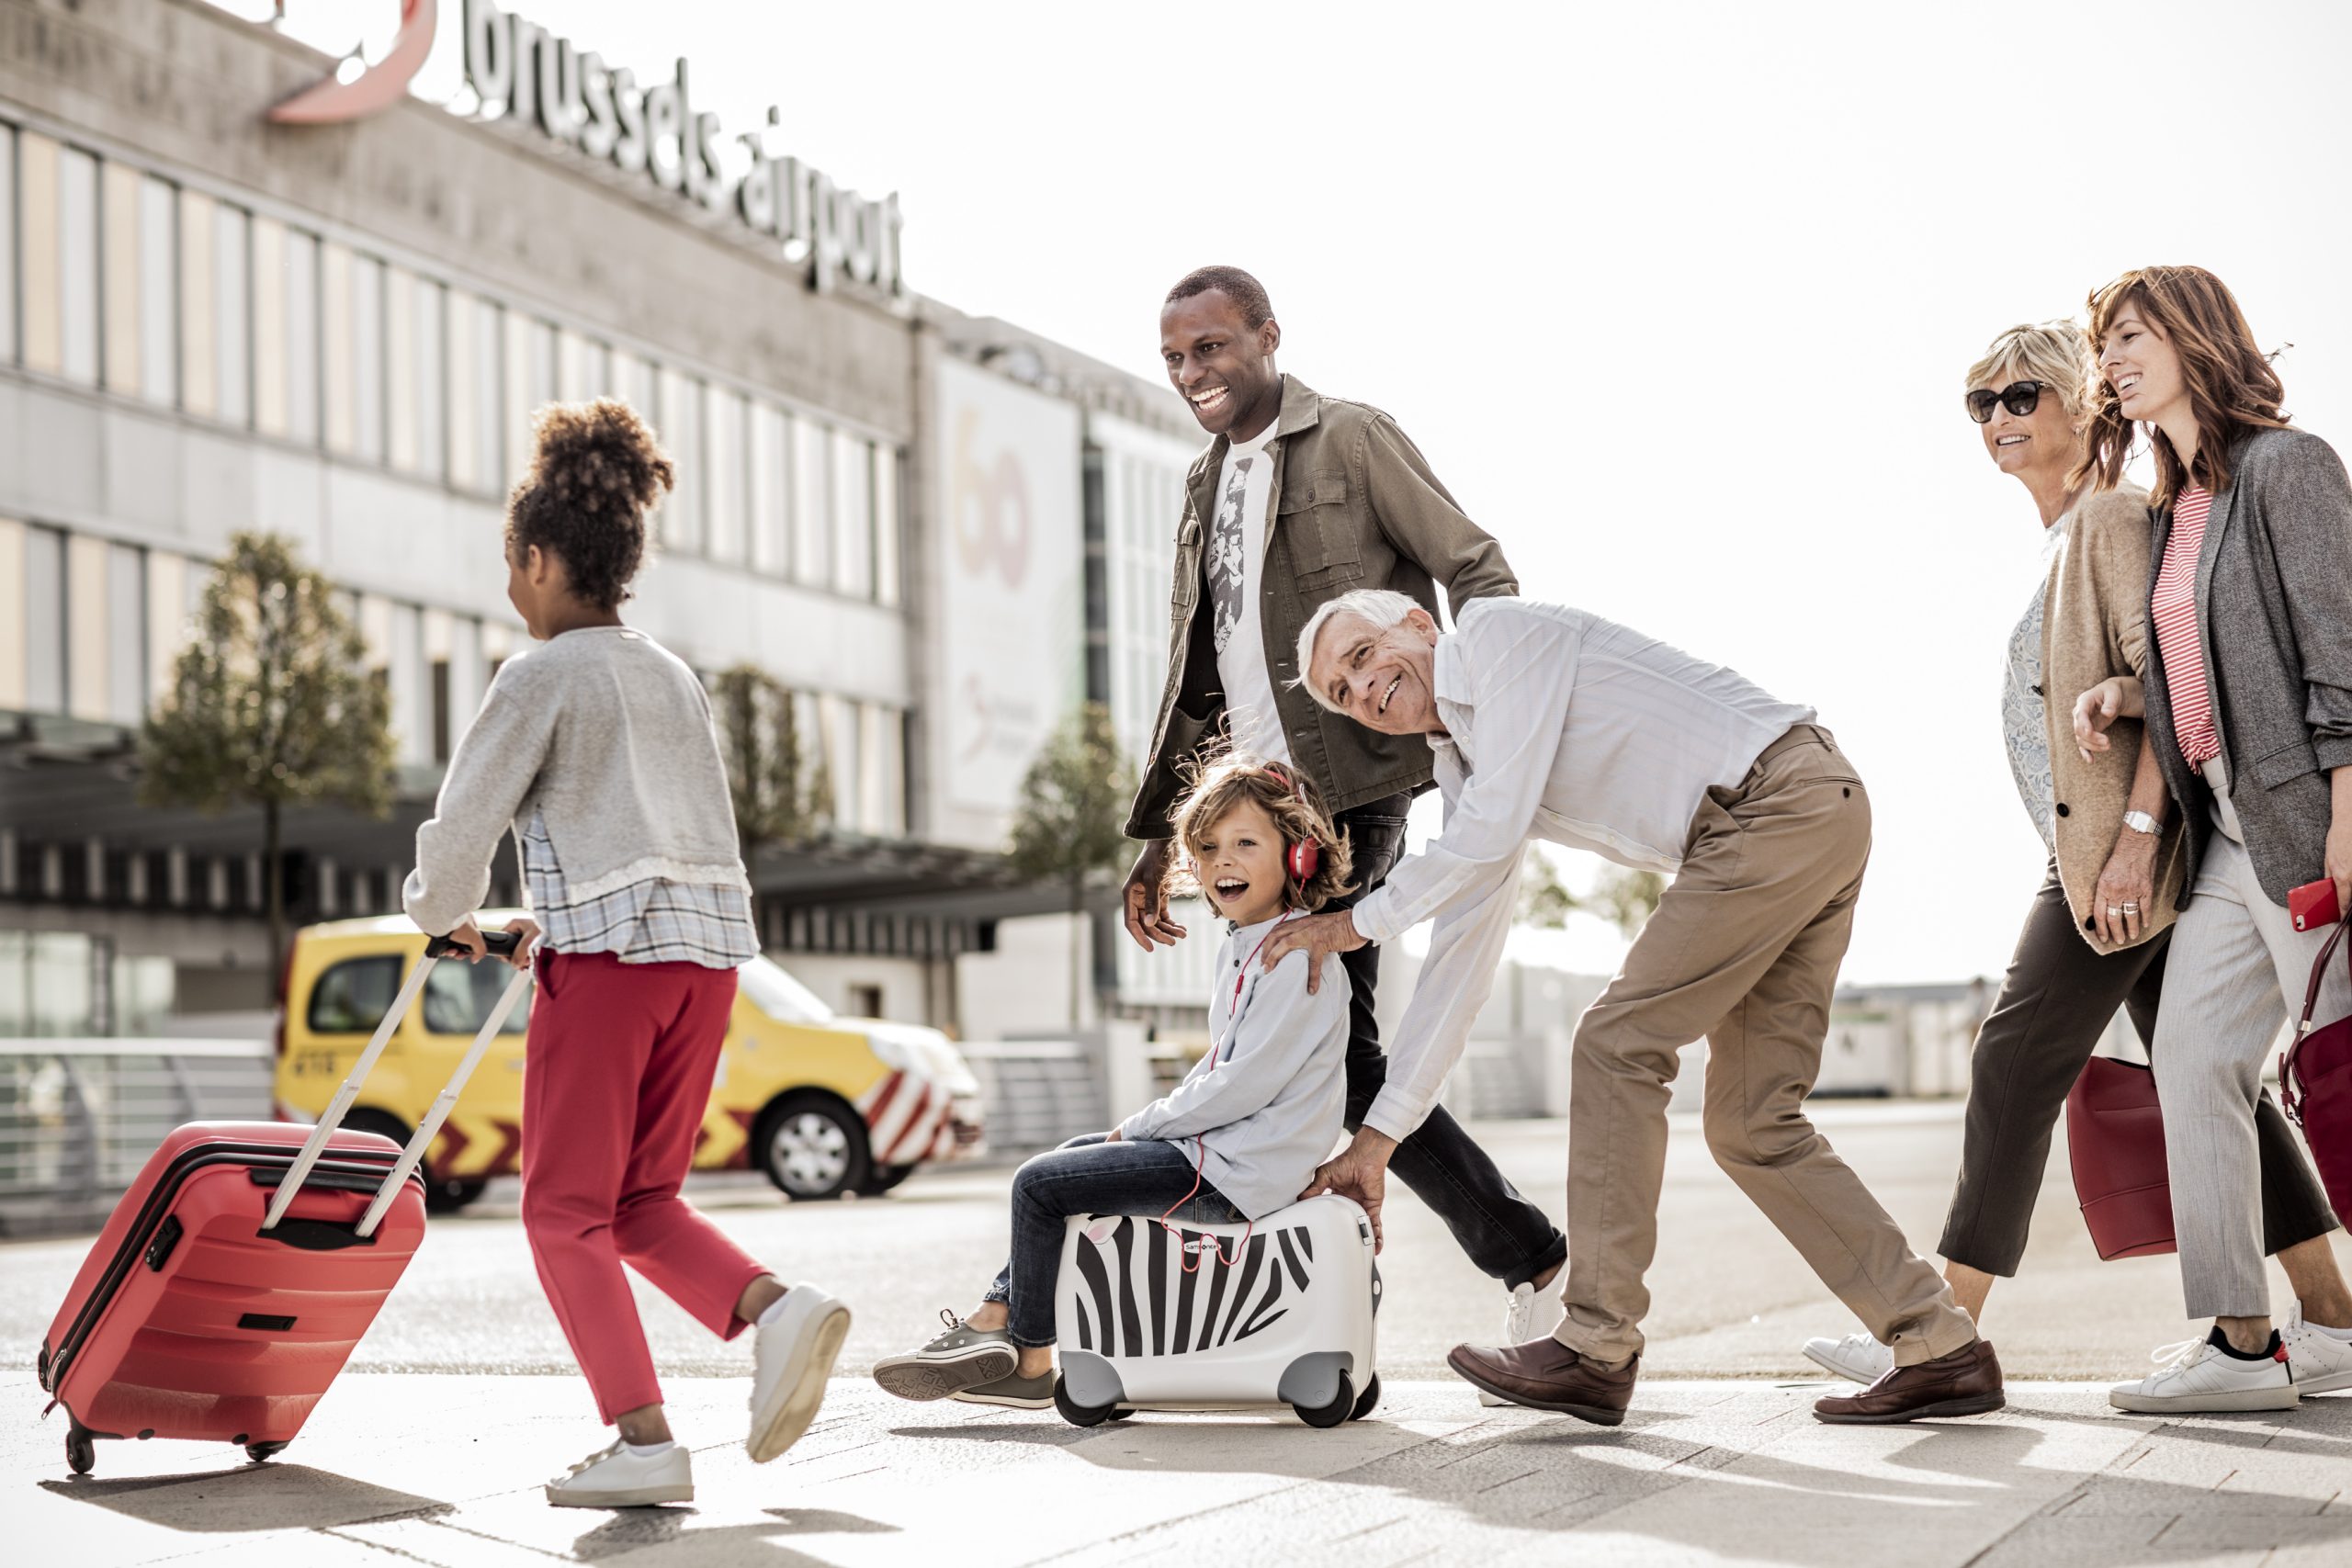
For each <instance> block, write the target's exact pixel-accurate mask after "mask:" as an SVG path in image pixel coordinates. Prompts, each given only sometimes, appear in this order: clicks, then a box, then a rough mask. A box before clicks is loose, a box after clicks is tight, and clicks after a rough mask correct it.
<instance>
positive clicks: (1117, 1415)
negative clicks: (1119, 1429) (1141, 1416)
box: [1106, 1404, 1135, 1421]
mask: <svg viewBox="0 0 2352 1568" xmlns="http://www.w3.org/2000/svg"><path fill="white" fill-rule="evenodd" d="M1134 1414H1135V1412H1134V1411H1132V1410H1130V1409H1128V1408H1127V1407H1126V1406H1125V1405H1124V1404H1122V1405H1120V1406H1119V1407H1118V1408H1117V1409H1116V1410H1114V1411H1113V1412H1111V1414H1110V1415H1109V1416H1107V1417H1106V1419H1108V1420H1112V1421H1124V1420H1125V1419H1126V1418H1127V1417H1128V1416H1133V1415H1134Z"/></svg>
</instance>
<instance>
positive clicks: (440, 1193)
mask: <svg viewBox="0 0 2352 1568" xmlns="http://www.w3.org/2000/svg"><path fill="white" fill-rule="evenodd" d="M489 1187H490V1180H489V1179H488V1178H487V1177H458V1176H452V1177H449V1178H447V1179H445V1180H441V1181H435V1180H433V1179H431V1178H429V1177H428V1178H426V1179H425V1183H424V1212H425V1213H428V1214H454V1213H457V1212H458V1210H460V1209H462V1208H464V1207H465V1206H466V1205H467V1204H469V1203H470V1202H472V1201H474V1200H475V1199H477V1198H479V1197H481V1195H482V1193H483V1192H484V1191H485V1190H488V1189H489Z"/></svg>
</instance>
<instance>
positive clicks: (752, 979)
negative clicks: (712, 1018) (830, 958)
mask: <svg viewBox="0 0 2352 1568" xmlns="http://www.w3.org/2000/svg"><path fill="white" fill-rule="evenodd" d="M735 983H736V984H737V986H739V987H741V989H742V992H743V994H744V995H745V996H747V997H749V998H752V1006H753V1007H756V1008H758V1009H759V1010H761V1011H762V1012H763V1013H765V1014H767V1015H768V1016H769V1017H770V1018H772V1019H775V1020H776V1021H778V1022H780V1023H831V1022H832V1021H833V1010H832V1009H831V1008H829V1007H827V1006H826V1005H825V1003H824V1001H823V999H822V998H820V997H819V996H818V995H817V993H816V992H814V991H812V990H810V989H809V987H806V986H804V985H802V984H801V983H800V982H799V981H797V980H796V979H794V978H793V977H792V976H790V975H787V974H786V973H785V971H784V970H783V968H782V967H780V966H779V965H778V964H776V963H775V961H774V960H772V959H767V958H754V959H752V961H751V962H750V963H749V964H744V965H743V966H742V967H741V968H740V969H738V970H736V971H735Z"/></svg>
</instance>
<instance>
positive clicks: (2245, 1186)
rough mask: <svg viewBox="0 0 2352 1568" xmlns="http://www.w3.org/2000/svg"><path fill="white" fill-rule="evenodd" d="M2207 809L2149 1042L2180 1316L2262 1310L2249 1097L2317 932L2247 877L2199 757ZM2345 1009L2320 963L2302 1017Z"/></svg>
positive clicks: (2323, 1020) (2349, 994) (2221, 787)
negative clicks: (2203, 839)
mask: <svg viewBox="0 0 2352 1568" xmlns="http://www.w3.org/2000/svg"><path fill="white" fill-rule="evenodd" d="M2208 769H2209V773H2208V776H2209V777H2210V778H2211V780H2212V782H2213V784H2214V786H2215V787H2214V796H2213V798H2214V802H2215V807H2214V817H2215V818H2216V826H2218V827H2219V828H2220V829H2221V831H2220V832H2219V833H2217V834H2216V835H2215V836H2214V837H2213V838H2212V839H2211V840H2210V842H2209V844H2208V847H2207V851H2206V854H2205V860H2204V863H2203V864H2202V865H2200V866H2199V867H2198V872H2197V886H2196V887H2195V889H2194V890H2193V891H2192V892H2191V894H2190V896H2189V899H2188V904H2187V905H2186V906H2185V907H2184V908H2182V909H2181V912H2180V920H2179V922H2178V924H2177V925H2176V926H2175V927H2174V929H2173V938H2172V951H2171V953H2170V954H2169V955H2168V956H2167V960H2166V966H2165V990H2164V1005H2163V1007H2162V1008H2161V1009H2160V1010H2159V1011H2158V1013H2157V1015H2156V1039H2155V1044H2154V1048H2153V1049H2152V1050H2151V1051H2150V1052H2149V1054H2148V1055H2149V1062H2150V1066H2153V1067H2154V1069H2155V1074H2156V1094H2157V1097H2158V1098H2159V1099H2160V1100H2162V1101H2163V1103H2164V1117H2165V1164H2166V1165H2167V1167H2168V1168H2170V1170H2171V1172H2172V1221H2173V1234H2174V1235H2175V1236H2176V1237H2177V1240H2178V1242H2179V1245H2180V1281H2181V1289H2182V1292H2183V1294H2184V1295H2185V1296H2186V1297H2187V1300H2188V1315H2189V1316H2191V1317H2267V1316H2268V1315H2269V1314H2270V1282H2269V1280H2268V1279H2267V1277H2266V1276H2265V1275H2264V1272H2263V1268H2262V1179H2261V1173H2260V1162H2259V1159H2258V1156H2257V1155H2256V1134H2255V1104H2256V1098H2257V1097H2258V1096H2259V1095H2260V1094H2261V1092H2262V1083H2261V1074H2262V1066H2263V1062H2264V1059H2265V1058H2266V1057H2267V1055H2269V1053H2270V1048H2271V1045H2272V1043H2274V1042H2275V1041H2276V1040H2277V1038H2278V1031H2279V1027H2280V1026H2281V1025H2282V1024H2284V1023H2287V1022H2289V1021H2290V1020H2291V1019H2293V1018H2294V1017H2296V1016H2299V1015H2300V1014H2301V1011H2302V1006H2303V988H2304V987H2305V986H2307V985H2308V984H2309V983H2310V981H2311V972H2312V960H2314V959H2315V958H2317V957H2318V956H2319V950H2320V948H2321V947H2322V946H2323V945H2324V943H2325V942H2326V940H2327V933H2326V932H2325V931H2297V930H2296V929H2295V927H2294V924H2293V922H2292V921H2291V920H2290V919H2289V918H2288V915H2287V910H2286V908H2285V906H2283V905H2280V904H2274V903H2272V902H2271V901H2270V896H2269V895H2268V894H2267V893H2265V892H2263V890H2262V886H2261V884H2260V883H2259V882H2257V881H2256V879H2255V874H2254V862H2253V861H2252V860H2251V859H2250V858H2248V856H2247V854H2246V852H2245V844H2244V842H2243V835H2242V834H2241V833H2240V832H2239V829H2238V821H2237V814H2236V813H2235V812H2234V811H2233V810H2232V809H2231V808H2230V797H2229V791H2228V787H2227V782H2226V776H2225V775H2223V774H2222V773H2221V771H2220V769H2219V767H2218V766H2217V765H2216V764H2210V763H2209V764H2208ZM2346 1015H2352V981H2347V980H2346V976H2345V970H2344V966H2343V964H2342V963H2341V962H2340V960H2339V962H2338V963H2336V964H2331V965H2330V966H2329V974H2328V977H2327V982H2326V984H2325V985H2324V986H2323V987H2321V989H2320V994H2319V1005H2318V1007H2317V1008H2316V1009H2314V1010H2312V1026H2313V1027H2314V1028H2316V1027H2318V1026H2320V1025H2322V1024H2327V1023H2333V1022H2334V1021H2336V1020H2337V1019H2339V1018H2343V1017H2346Z"/></svg>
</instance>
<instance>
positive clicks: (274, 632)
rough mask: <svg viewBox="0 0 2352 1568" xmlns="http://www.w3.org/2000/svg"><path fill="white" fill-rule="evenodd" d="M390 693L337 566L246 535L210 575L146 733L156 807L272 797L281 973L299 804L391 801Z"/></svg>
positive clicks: (265, 855) (372, 811) (273, 937)
mask: <svg viewBox="0 0 2352 1568" xmlns="http://www.w3.org/2000/svg"><path fill="white" fill-rule="evenodd" d="M392 758H393V752H392V731H391V694H390V690H389V689H388V687H387V686H386V683H385V682H384V681H383V680H382V679H381V678H380V677H379V676H378V675H376V674H374V673H371V672H370V671H368V668H367V646H366V644H365V643H364V642H363V641H362V640H361V638H360V636H359V631H358V628H357V627H356V626H353V625H352V624H351V619H350V617H349V616H347V615H345V614H344V613H343V611H342V609H341V607H340V606H338V605H337V604H335V601H334V587H333V585H332V584H330V583H329V582H328V581H327V579H326V578H325V576H324V575H323V574H322V573H320V572H317V571H314V570H311V569H310V568H309V567H306V566H304V565H302V563H301V561H300V559H299V558H297V557H296V555H295V552H294V546H293V544H292V542H291V541H290V540H288V539H286V538H284V537H282V536H278V535H275V534H239V535H237V536H235V537H233V538H232V539H231V540H230V541H229V553H228V555H227V557H226V558H223V559H222V560H221V562H220V567H219V568H218V569H217V570H215V571H214V572H213V574H212V579H211V581H209V582H208V583H206V584H205V589H204V604H203V607H202V608H201V609H199V610H198V612H197V615H196V623H195V627H194V637H193V639H192V640H191V641H190V642H189V643H188V645H187V647H186V648H185V649H181V650H180V655H179V660H178V662H177V664H176V665H175V668H174V671H173V677H172V689H171V691H170V692H169V693H168V694H166V695H165V696H164V699H163V701H162V702H161V703H159V704H158V705H156V706H155V709H154V711H153V713H151V714H150V715H149V716H148V717H147V722H146V724H145V726H144V727H143V728H142V729H141V734H140V738H139V761H140V774H139V799H140V802H141V804H142V805H147V806H181V807H195V808H196V809H198V810H199V811H206V812H217V811H225V810H228V809H230V808H231V807H240V806H251V807H259V808H260V810H261V820H262V872H263V878H262V880H263V886H264V887H265V889H266V902H267V905H268V910H269V972H270V973H271V974H272V975H276V974H277V972H278V968H279V959H280V957H281V956H282V955H283V953H284V952H285V945H286V942H285V925H286V908H285V903H286V899H285V874H284V871H283V868H282V865H281V860H282V853H283V852H282V841H281V840H282V832H283V819H284V816H285V813H286V811H287V810H288V808H289V807H303V806H327V805H335V806H345V807H350V808H351V809H353V810H355V811H362V812H366V813H367V814H368V815H369V816H373V817H381V816H383V815H385V814H386V813H387V812H389V811H390V809H391V804H392Z"/></svg>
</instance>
